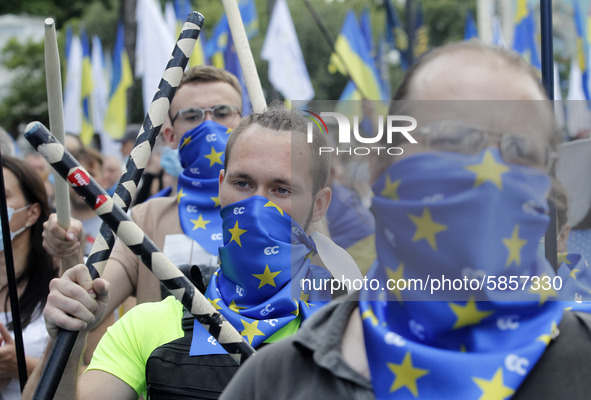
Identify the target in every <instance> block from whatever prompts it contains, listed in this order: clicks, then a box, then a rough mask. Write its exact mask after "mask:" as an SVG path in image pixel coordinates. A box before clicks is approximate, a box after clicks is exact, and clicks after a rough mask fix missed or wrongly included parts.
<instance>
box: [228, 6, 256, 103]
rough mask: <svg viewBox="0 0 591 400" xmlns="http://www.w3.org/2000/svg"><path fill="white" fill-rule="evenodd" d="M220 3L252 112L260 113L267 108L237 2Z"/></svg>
mask: <svg viewBox="0 0 591 400" xmlns="http://www.w3.org/2000/svg"><path fill="white" fill-rule="evenodd" d="M222 3H223V4H224V9H225V10H226V16H227V17H228V26H229V27H230V32H231V33H232V40H233V41H234V46H235V47H236V53H237V54H238V60H239V61H240V67H242V73H243V74H244V82H245V83H246V89H247V90H248V96H249V97H250V102H251V104H252V110H253V111H254V112H255V113H261V112H263V111H264V110H265V108H267V102H266V101H265V94H264V93H263V87H262V86H261V80H260V79H259V74H258V72H257V67H256V65H255V63H254V57H253V56H252V51H251V50H250V44H249V43H248V37H247V36H246V30H245V29H244V23H243V22H242V17H241V16H240V9H239V8H238V2H237V1H236V0H222Z"/></svg>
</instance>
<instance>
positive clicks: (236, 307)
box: [228, 300, 246, 314]
mask: <svg viewBox="0 0 591 400" xmlns="http://www.w3.org/2000/svg"><path fill="white" fill-rule="evenodd" d="M228 308H229V309H230V310H232V311H234V312H235V313H236V314H240V310H244V309H245V308H246V307H240V306H239V305H237V304H236V300H232V302H231V303H230V305H229V306H228Z"/></svg>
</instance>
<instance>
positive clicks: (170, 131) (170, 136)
mask: <svg viewBox="0 0 591 400" xmlns="http://www.w3.org/2000/svg"><path fill="white" fill-rule="evenodd" d="M162 137H163V138H164V142H165V143H166V145H167V146H168V147H170V148H171V149H173V150H174V149H176V148H178V147H179V144H178V142H177V141H176V140H175V138H174V128H173V126H172V124H171V123H170V118H169V117H168V116H166V119H165V120H164V123H163V124H162Z"/></svg>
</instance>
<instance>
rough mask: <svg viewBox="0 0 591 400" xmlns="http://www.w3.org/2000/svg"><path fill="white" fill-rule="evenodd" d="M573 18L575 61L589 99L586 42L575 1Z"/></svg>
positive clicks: (584, 91) (586, 97)
mask: <svg viewBox="0 0 591 400" xmlns="http://www.w3.org/2000/svg"><path fill="white" fill-rule="evenodd" d="M574 8H575V10H574V16H573V17H574V19H575V27H576V33H577V46H576V49H577V50H576V55H575V56H576V57H577V63H578V65H579V69H580V70H581V75H582V82H581V85H582V86H583V93H585V99H586V100H590V99H591V98H590V97H589V66H588V65H587V61H586V60H587V56H586V53H587V51H586V50H587V47H588V43H587V41H586V40H585V36H583V25H582V22H581V13H580V11H579V5H578V3H577V2H575V3H574Z"/></svg>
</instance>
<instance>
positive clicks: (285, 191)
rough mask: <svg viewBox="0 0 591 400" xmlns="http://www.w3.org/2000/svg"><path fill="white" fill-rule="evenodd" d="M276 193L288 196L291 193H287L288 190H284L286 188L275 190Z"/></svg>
mask: <svg viewBox="0 0 591 400" xmlns="http://www.w3.org/2000/svg"><path fill="white" fill-rule="evenodd" d="M277 192H278V193H279V194H289V193H291V192H290V191H289V189H286V188H284V187H280V188H277Z"/></svg>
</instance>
